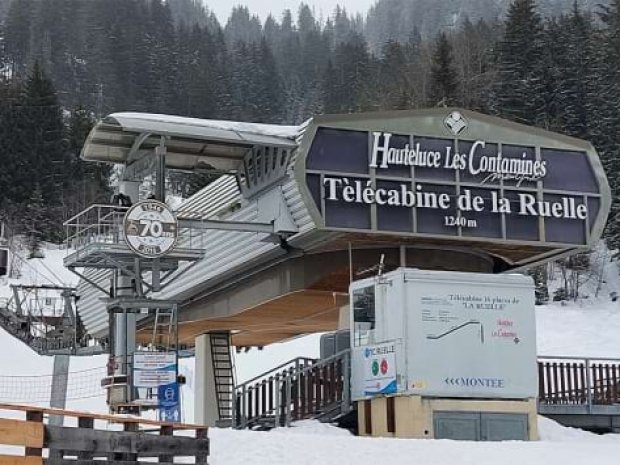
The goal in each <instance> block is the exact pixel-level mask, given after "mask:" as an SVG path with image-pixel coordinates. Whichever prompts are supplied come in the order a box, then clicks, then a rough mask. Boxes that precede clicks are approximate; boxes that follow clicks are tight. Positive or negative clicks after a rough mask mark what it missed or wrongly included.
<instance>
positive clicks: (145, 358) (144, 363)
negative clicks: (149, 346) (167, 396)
mask: <svg viewBox="0 0 620 465" xmlns="http://www.w3.org/2000/svg"><path fill="white" fill-rule="evenodd" d="M176 376H177V355H176V353H174V352H136V353H135V354H134V358H133V385H134V387H138V388H158V387H159V386H164V385H168V384H172V383H175V382H176Z"/></svg>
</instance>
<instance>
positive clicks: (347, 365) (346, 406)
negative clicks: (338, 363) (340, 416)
mask: <svg viewBox="0 0 620 465" xmlns="http://www.w3.org/2000/svg"><path fill="white" fill-rule="evenodd" d="M350 357H351V351H348V352H347V353H345V355H344V357H343V358H342V377H343V378H344V379H343V381H344V383H343V386H342V406H341V409H342V410H341V411H342V413H347V412H348V411H349V410H350V409H351V405H350V404H351V359H350Z"/></svg>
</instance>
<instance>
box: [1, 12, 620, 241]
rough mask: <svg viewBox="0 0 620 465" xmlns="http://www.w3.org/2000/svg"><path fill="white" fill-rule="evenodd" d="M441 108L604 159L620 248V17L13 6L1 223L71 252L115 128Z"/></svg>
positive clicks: (102, 184) (5, 60)
mask: <svg viewBox="0 0 620 465" xmlns="http://www.w3.org/2000/svg"><path fill="white" fill-rule="evenodd" d="M335 4H336V2H334V5H335ZM231 5H232V3H231ZM437 106H459V107H463V108H467V109H472V110H476V111H480V112H483V113H487V114H492V115H498V116H501V117H504V118H507V119H510V120H513V121H517V122H521V123H525V124H529V125H534V126H538V127H541V128H544V129H549V130H552V131H557V132H560V133H564V134H567V135H571V136H576V137H579V138H584V139H587V140H589V141H590V142H592V143H593V144H594V146H595V147H596V149H597V150H598V152H599V154H600V156H601V158H602V160H603V163H604V165H605V168H606V170H607V175H608V178H609V182H610V184H611V188H612V192H613V196H614V204H613V206H612V212H611V215H610V220H609V223H608V226H607V230H606V232H605V237H606V240H607V242H608V244H609V245H610V247H611V248H613V249H616V248H618V246H619V245H620V179H619V177H618V173H619V172H620V111H619V110H618V108H619V106H620V0H606V1H604V0H601V1H573V0H539V1H536V0H512V1H509V0H499V1H498V0H472V1H469V0H452V1H432V0H378V1H377V3H376V4H375V6H373V7H372V8H371V9H370V10H369V11H368V12H367V14H365V15H360V14H356V15H351V14H349V13H348V12H347V11H346V10H345V9H343V8H341V7H338V6H335V7H334V10H333V11H332V12H329V14H328V15H325V14H318V13H317V12H315V11H313V9H311V8H310V7H309V6H304V5H302V6H301V7H300V8H299V10H298V11H283V12H282V13H281V14H280V15H279V16H278V17H274V16H270V17H268V18H267V19H266V20H264V21H261V20H260V19H259V18H258V17H257V16H254V15H253V13H252V11H249V10H248V9H247V8H246V7H243V6H238V7H235V8H234V9H232V10H231V14H230V16H229V17H228V18H227V19H226V20H221V19H219V20H218V18H216V17H215V15H214V14H213V13H212V12H211V11H210V10H209V8H208V1H207V4H203V3H202V2H201V1H200V0H167V1H164V0H0V160H2V170H0V215H1V216H2V217H3V218H4V219H5V221H8V220H9V219H10V223H11V225H12V227H13V228H14V229H16V230H19V231H22V232H24V233H27V232H29V231H34V230H36V231H37V234H39V235H40V236H41V237H42V238H44V239H46V240H59V238H60V235H61V233H62V227H61V225H62V221H63V220H64V219H66V218H69V217H70V216H71V215H73V214H75V213H76V212H78V211H80V210H82V209H84V208H86V207H87V206H88V205H90V204H92V203H93V202H96V201H98V200H100V201H106V200H107V199H109V197H110V179H111V177H112V178H113V173H111V172H110V171H109V168H107V167H103V166H101V167H96V166H94V165H92V164H90V165H86V164H82V163H81V162H80V159H79V153H80V149H81V146H82V143H83V141H84V139H85V137H86V135H87V134H88V132H89V130H90V128H91V127H92V125H93V124H94V122H95V121H96V120H97V118H100V117H103V116H105V115H107V114H109V113H112V112H119V111H140V112H151V113H165V114H175V115H182V116H190V117H197V118H210V119H230V120H238V121H251V122H265V123H278V124H291V125H294V124H301V123H302V122H303V121H305V120H306V119H308V118H309V117H311V116H312V115H315V114H320V113H348V112H361V111H381V110H395V109H418V108H427V107H437ZM203 182H207V180H206V179H205V180H203ZM197 187H200V184H199V183H198V186H197Z"/></svg>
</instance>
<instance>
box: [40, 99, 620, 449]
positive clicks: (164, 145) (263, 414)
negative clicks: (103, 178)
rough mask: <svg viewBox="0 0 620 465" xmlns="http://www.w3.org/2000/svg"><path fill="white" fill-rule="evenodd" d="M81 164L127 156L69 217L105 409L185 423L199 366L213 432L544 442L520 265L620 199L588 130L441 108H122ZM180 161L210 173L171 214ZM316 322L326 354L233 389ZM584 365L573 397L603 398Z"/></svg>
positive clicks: (527, 289)
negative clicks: (276, 346)
mask: <svg viewBox="0 0 620 465" xmlns="http://www.w3.org/2000/svg"><path fill="white" fill-rule="evenodd" d="M82 158H83V160H85V161H88V162H93V163H109V164H115V165H117V166H118V167H119V182H118V189H117V192H116V196H115V198H114V200H113V202H112V203H111V204H109V205H93V206H91V207H90V208H88V209H87V210H85V211H84V212H82V213H80V214H78V215H76V216H75V217H74V218H72V219H70V220H69V221H67V223H66V229H67V246H68V253H67V256H66V258H65V266H66V267H68V268H69V269H71V270H72V271H74V272H75V273H77V274H79V276H80V278H81V279H80V283H79V285H78V287H77V289H76V291H75V293H76V296H77V300H76V304H75V307H76V315H77V318H78V320H79V324H80V327H81V328H83V332H84V333H85V334H87V335H88V337H82V338H80V339H79V340H76V341H74V346H73V347H69V352H70V353H74V354H83V355H86V354H88V353H95V352H99V353H101V352H104V353H109V354H110V363H109V365H108V376H107V377H106V379H104V380H103V382H102V385H103V386H104V388H105V389H106V392H107V399H108V404H109V406H110V409H111V411H112V412H115V413H126V412H129V413H139V412H140V411H142V410H144V409H158V410H159V411H160V414H161V416H162V418H164V419H172V420H175V419H178V412H179V411H178V402H177V398H178V395H177V393H178V384H179V383H182V382H183V379H182V377H180V376H178V358H179V357H185V356H195V364H196V367H195V379H194V385H195V393H196V398H195V399H194V404H195V421H196V422H197V423H200V424H207V425H219V426H232V427H239V428H242V427H249V428H270V427H275V426H281V425H288V424H290V422H291V421H292V420H296V419H302V418H309V417H313V418H320V419H324V420H330V421H342V422H345V421H346V422H348V424H349V425H356V427H357V431H358V433H359V434H361V435H370V436H395V437H415V438H455V439H474V440H475V439H478V440H480V439H489V440H491V439H524V440H525V439H535V438H536V437H537V431H536V421H535V420H536V415H537V411H542V409H543V407H544V406H543V404H544V402H543V401H544V399H542V398H541V394H540V393H541V389H543V390H545V392H547V391H548V390H549V389H552V388H553V386H554V385H555V384H557V381H558V379H559V378H558V375H557V372H556V373H555V374H554V373H550V372H549V371H548V370H546V369H544V367H543V368H541V365H540V362H537V355H536V334H535V320H534V285H533V282H532V280H531V278H530V277H527V276H526V275H525V274H523V271H524V270H526V269H527V268H528V267H531V266H532V265H535V264H541V263H544V262H546V261H550V260H554V259H557V258H561V257H566V256H569V255H571V254H576V253H579V252H583V251H585V250H587V249H588V248H589V247H591V246H592V245H593V244H595V243H596V242H597V241H598V240H599V238H600V236H601V233H602V230H603V227H604V225H605V221H606V219H607V214H608V212H609V209H610V202H611V198H610V190H609V186H608V183H607V179H606V177H605V174H604V171H603V168H602V166H601V162H600V160H599V158H598V155H597V153H596V152H595V150H594V149H593V147H592V145H590V144H589V143H588V142H585V141H582V140H578V139H574V138H571V137H566V136H563V135H559V134H555V133H551V132H546V131H543V130H540V129H536V128H532V127H528V126H524V125H520V124H517V123H513V122H508V121H505V120H501V119H498V118H495V117H490V116H487V115H483V114H479V113H475V112H471V111H467V110H461V109H445V108H438V109H432V110H420V111H402V112H389V113H366V114H349V115H326V116H317V117H315V118H313V119H311V120H309V121H308V122H307V123H305V124H304V125H302V126H299V127H291V126H277V125H265V124H252V123H242V122H228V121H210V120H199V119H191V118H182V117H176V116H167V115H152V114H140V113H116V114H111V115H109V116H107V117H106V118H104V119H103V120H101V121H100V122H99V123H98V124H97V125H96V126H95V128H94V129H93V130H92V131H91V133H90V135H89V137H88V139H87V141H86V144H85V146H84V149H83V152H82ZM174 171H180V172H189V173H211V174H212V175H213V177H214V178H216V179H215V180H214V181H213V182H211V183H210V184H208V185H207V186H206V187H204V188H203V189H202V190H200V191H199V192H197V193H196V194H194V195H193V196H192V197H190V198H188V199H187V200H185V201H183V202H182V203H180V205H175V206H174V208H172V207H170V206H169V204H170V202H168V205H167V204H166V201H169V200H170V198H169V195H168V194H167V186H168V185H169V182H170V179H171V176H170V174H171V173H172V172H174ZM146 181H148V183H149V185H150V186H152V188H151V189H150V190H148V189H145V185H146ZM318 332H322V333H327V334H326V335H324V336H323V339H322V347H321V352H322V353H321V359H319V360H309V359H305V358H295V357H296V355H297V354H291V359H292V361H291V362H290V363H289V364H285V365H282V366H279V367H274V370H273V371H270V372H268V373H265V374H264V375H263V376H261V377H258V378H256V379H254V380H249V381H247V382H244V383H237V382H236V380H235V376H234V368H233V365H234V364H233V358H234V350H233V349H234V348H237V349H238V350H239V349H245V348H254V347H258V348H262V347H264V346H267V345H269V344H273V343H276V342H281V341H286V340H289V339H291V338H294V337H297V336H300V335H305V334H309V333H318ZM64 349H67V347H65V348H64ZM69 352H67V350H65V352H63V353H69ZM46 353H47V354H49V355H54V354H55V353H54V350H52V349H50V350H48V351H47V352H46ZM584 370H585V371H583V373H585V374H584V376H583V377H580V376H572V375H571V376H570V377H569V378H570V379H569V380H568V381H567V383H568V384H566V385H565V384H564V378H562V383H560V384H561V387H562V390H563V391H565V392H569V391H571V390H572V391H574V392H584V393H585V392H586V391H587V390H588V389H590V388H592V383H593V382H596V381H592V380H590V376H591V375H592V373H593V372H592V370H590V368H588V367H586V368H584ZM619 371H620V370H619ZM614 373H615V367H614ZM586 378H587V379H586ZM605 379H608V378H605ZM584 380H585V381H584ZM554 383H555V384H554ZM571 383H573V384H571ZM588 383H590V384H588ZM579 390H581V391H579ZM557 392H560V390H559V389H558V391H557ZM588 392H590V391H588ZM605 392H608V391H605ZM585 397H587V396H585V395H584V398H585ZM594 397H596V396H594ZM616 397H617V392H616ZM588 399H590V400H592V396H589V397H588ZM547 407H549V408H550V409H552V408H555V407H558V408H560V407H562V406H561V405H547ZM584 408H585V407H584ZM590 411H592V410H591V409H590ZM546 413H549V414H553V413H557V414H558V415H561V414H564V413H566V412H564V411H561V409H560V410H557V411H553V412H551V411H546ZM577 413H579V412H577ZM616 414H620V412H616ZM619 426H620V423H619Z"/></svg>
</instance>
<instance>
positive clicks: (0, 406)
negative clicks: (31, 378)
mask: <svg viewBox="0 0 620 465" xmlns="http://www.w3.org/2000/svg"><path fill="white" fill-rule="evenodd" d="M0 410H12V411H17V412H40V413H42V414H44V415H62V416H66V417H75V418H92V419H93V420H104V421H107V422H108V423H139V424H141V425H150V426H162V425H174V427H175V429H203V430H206V429H208V427H207V426H204V425H193V424H189V423H172V422H165V421H157V420H148V419H145V418H141V417H135V416H131V415H104V414H99V413H91V412H79V411H74V410H63V409H57V408H46V407H37V406H34V405H21V404H5V403H0Z"/></svg>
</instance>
